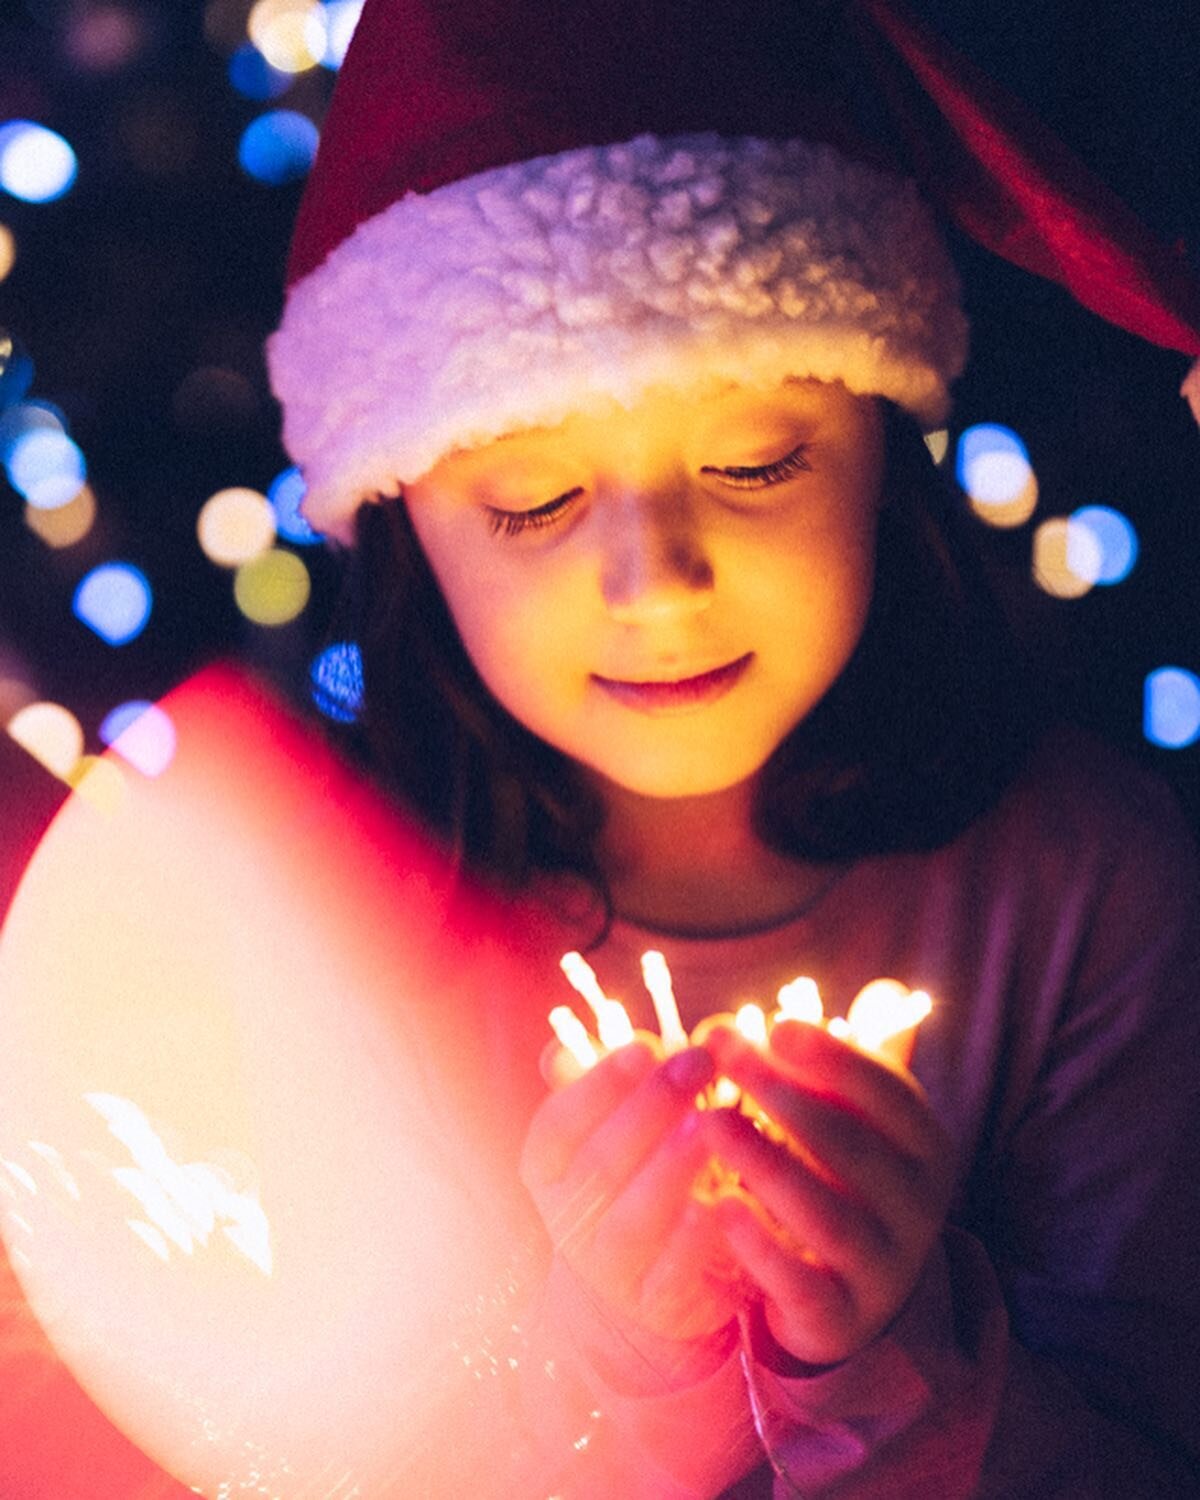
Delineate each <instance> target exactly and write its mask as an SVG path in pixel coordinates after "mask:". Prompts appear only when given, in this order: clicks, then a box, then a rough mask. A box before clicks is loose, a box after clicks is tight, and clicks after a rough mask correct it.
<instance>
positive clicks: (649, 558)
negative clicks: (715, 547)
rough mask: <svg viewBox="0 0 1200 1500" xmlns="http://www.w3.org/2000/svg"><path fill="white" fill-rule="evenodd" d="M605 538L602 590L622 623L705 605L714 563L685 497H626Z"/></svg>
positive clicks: (614, 513)
mask: <svg viewBox="0 0 1200 1500" xmlns="http://www.w3.org/2000/svg"><path fill="white" fill-rule="evenodd" d="M606 541H607V545H606V548H605V557H604V562H603V570H602V576H601V591H602V593H603V595H604V602H605V605H606V606H607V608H608V612H609V615H610V616H611V617H612V618H613V619H614V620H616V621H617V623H618V624H622V625H641V624H655V623H665V622H667V621H669V620H671V619H672V618H674V617H686V616H688V615H692V614H697V613H699V612H700V611H701V610H703V609H705V608H707V606H708V604H709V602H710V600H711V598H712V592H713V581H714V579H713V567H712V562H711V559H710V558H709V556H708V551H707V549H706V547H705V545H704V538H703V536H702V534H701V531H700V528H699V526H698V524H697V522H696V518H695V517H694V515H693V514H692V511H691V507H690V506H689V505H688V503H687V499H686V497H682V496H680V495H678V494H646V493H634V494H630V495H628V496H626V497H624V498H623V503H621V504H619V505H617V506H614V507H613V509H612V512H611V514H610V525H609V536H608V538H607V539H606Z"/></svg>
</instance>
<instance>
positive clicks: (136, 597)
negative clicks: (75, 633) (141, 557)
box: [71, 562, 154, 646]
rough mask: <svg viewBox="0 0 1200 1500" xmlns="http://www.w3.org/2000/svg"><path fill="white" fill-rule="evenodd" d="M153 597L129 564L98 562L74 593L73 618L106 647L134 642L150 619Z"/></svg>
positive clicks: (144, 579) (146, 583)
mask: <svg viewBox="0 0 1200 1500" xmlns="http://www.w3.org/2000/svg"><path fill="white" fill-rule="evenodd" d="M153 608H154V595H153V593H152V591H151V588H150V583H149V580H148V579H147V578H146V575H145V574H144V573H143V572H142V571H141V569H140V568H135V567H133V565H132V564H130V563H120V562H114V563H101V565H100V566H99V567H98V568H93V569H92V571H91V572H90V573H88V574H87V576H86V577H85V578H83V579H82V580H81V581H80V583H79V586H78V587H77V588H76V590H75V597H74V598H73V599H72V601H71V609H72V612H73V613H74V615H75V618H76V619H77V620H79V621H81V622H82V623H83V624H84V625H86V626H87V627H88V629H89V630H92V631H94V632H95V633H96V634H97V635H98V636H99V637H100V639H101V640H102V641H106V642H107V643H108V644H109V645H110V646H124V645H126V644H127V643H128V642H129V641H132V640H136V639H137V637H138V636H139V635H141V633H142V631H143V630H145V628H146V624H147V622H148V621H149V619H150V613H151V610H152V609H153Z"/></svg>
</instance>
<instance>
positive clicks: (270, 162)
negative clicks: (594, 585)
mask: <svg viewBox="0 0 1200 1500" xmlns="http://www.w3.org/2000/svg"><path fill="white" fill-rule="evenodd" d="M361 9H362V0H253V3H251V0H211V3H209V4H208V5H207V6H205V7H204V8H203V12H202V14H200V15H198V16H197V18H196V21H195V26H196V27H197V28H198V29H199V30H200V31H202V35H203V43H204V45H205V46H207V47H208V48H209V49H210V51H211V52H212V53H214V54H215V55H216V56H218V57H219V58H220V59H222V61H223V65H224V70H225V79H226V88H227V93H228V99H229V103H230V107H231V109H234V110H236V111H237V112H238V120H239V133H238V134H237V139H236V144H235V147H234V151H235V155H236V163H237V170H238V171H239V172H240V173H242V174H243V175H244V177H245V178H248V179H250V180H252V181H253V182H255V183H258V184H260V185H261V186H262V187H263V188H264V189H265V190H268V191H269V190H272V189H277V188H281V187H284V186H286V185H289V184H296V183H298V182H299V181H301V180H302V179H303V177H304V175H305V174H306V173H307V171H308V169H309V167H310V166H311V164H312V161H313V158H314V155H315V152H316V149H317V144H318V141H319V137H320V120H321V117H322V113H323V108H324V105H325V103H327V100H328V92H329V86H330V84H331V81H332V75H334V74H335V73H336V71H337V68H338V67H339V65H340V63H341V60H342V58H343V57H344V55H345V51H346V47H347V45H348V43H349V39H350V36H351V35H352V33H353V29H354V26H355V24H356V22H357V20H358V16H359V13H360V11H361ZM153 16H154V13H153V11H152V10H151V8H150V7H149V3H148V0H85V3H82V4H76V5H74V6H72V7H71V8H70V10H69V13H68V19H67V20H66V21H64V22H63V24H62V25H61V27H60V29H59V36H60V40H61V45H62V48H63V51H64V54H65V55H66V56H67V57H68V58H69V59H70V60H71V61H72V63H73V65H74V66H76V67H79V68H83V69H90V70H91V71H92V72H93V73H112V72H113V71H115V70H117V69H120V68H122V67H133V66H136V64H137V60H138V57H139V55H140V54H141V52H142V51H143V49H145V48H147V47H148V46H149V45H150V42H151V40H152V37H153V31H154V27H153ZM2 101H3V95H2V94H0V107H2ZM168 123H169V121H168ZM69 134H70V132H69V129H68V127H67V125H66V124H64V123H63V122H62V121H59V120H55V119H51V118H49V117H47V118H35V117H34V114H33V113H30V114H29V115H28V116H25V115H16V116H13V117H12V118H7V119H5V118H0V283H5V282H10V284H11V285H13V286H16V284H17V281H18V278H19V277H20V274H21V269H22V263H23V261H24V260H25V258H26V256H27V255H31V256H35V255H36V254H37V253H38V252H37V248H36V244H35V243H34V242H33V238H32V236H31V243H30V245H29V246H27V245H26V244H25V243H23V235H22V231H21V224H22V223H26V224H28V223H31V222H32V218H31V216H32V215H35V214H36V213H37V212H39V211H42V210H43V209H48V208H49V206H51V205H54V204H56V203H59V202H60V201H61V200H63V199H66V198H69V195H71V194H72V193H73V192H76V191H77V190H78V184H79V182H80V180H81V178H84V177H86V175H87V172H88V170H89V164H88V149H89V142H88V141H87V140H85V139H83V138H80V140H79V143H78V146H76V144H73V142H72V140H71V139H69ZM151 136H153V132H151V135H150V136H145V135H144V136H143V137H139V138H138V139H139V142H140V144H138V145H137V150H139V151H141V152H142V153H143V155H147V154H148V155H149V156H150V157H153V158H154V160H156V161H158V162H160V164H161V162H162V161H169V160H170V159H171V153H172V145H171V140H170V131H169V129H166V128H165V127H164V129H161V130H159V133H158V135H157V136H154V137H153V140H152V139H151ZM180 149H182V147H181V148H180ZM6 203H7V204H9V205H11V206H13V208H14V210H15V209H17V208H18V206H19V216H18V212H16V211H14V212H6V207H5V205H6ZM254 399H255V397H254V393H253V391H252V390H250V389H249V388H248V382H247V380H246V378H245V377H244V376H243V375H239V374H238V372H236V371H234V370H230V369H225V368H222V367H221V366H219V365H215V364H209V365H201V366H199V367H197V368H196V369H195V370H194V371H193V372H192V373H191V374H190V375H189V376H188V378H187V379H186V380H185V381H184V382H183V383H182V384H181V386H180V388H179V390H178V391H176V393H175V396H174V410H175V412H176V414H177V415H178V414H181V413H182V414H183V415H184V416H187V414H188V413H190V412H193V411H195V410H200V409H212V408H219V409H222V410H225V409H236V408H238V407H239V405H242V406H246V405H252V404H253V402H254ZM927 441H928V443H929V447H930V450H931V452H932V454H933V456H934V458H935V460H936V461H937V462H938V463H940V464H942V465H946V466H952V468H953V471H954V475H955V478H956V480H957V482H958V485H959V487H960V489H961V490H962V492H963V494H964V496H965V497H966V501H967V503H968V504H969V506H970V509H971V511H972V513H973V514H974V516H975V517H977V518H978V520H979V522H980V523H981V524H982V525H986V526H987V527H990V528H995V529H996V530H998V531H1006V532H1009V533H1011V534H1013V535H1019V536H1021V537H1024V538H1027V541H1028V548H1027V565H1028V574H1029V578H1030V580H1031V581H1032V585H1033V586H1034V588H1035V589H1036V590H1037V591H1039V592H1040V594H1041V595H1042V596H1046V597H1048V598H1050V599H1053V600H1057V601H1063V606H1064V608H1066V607H1068V606H1069V604H1070V602H1071V601H1075V600H1078V599H1080V598H1082V597H1084V596H1085V595H1087V594H1089V593H1092V592H1093V591H1097V590H1111V589H1115V588H1117V587H1118V586H1120V585H1121V584H1123V583H1124V582H1125V581H1126V580H1127V579H1129V578H1130V577H1131V576H1136V575H1137V570H1138V568H1139V564H1140V563H1141V561H1142V553H1143V545H1142V542H1141V539H1140V538H1139V535H1138V532H1137V530H1136V528H1135V526H1134V524H1133V522H1132V521H1131V520H1130V518H1129V517H1128V516H1127V515H1126V514H1124V513H1123V512H1122V510H1121V509H1120V508H1119V507H1118V506H1117V505H1115V504H1111V503H1108V502H1107V501H1106V500H1100V501H1097V502H1096V503H1091V504H1087V505H1083V506H1080V507H1077V508H1075V509H1074V510H1072V511H1071V512H1070V513H1069V514H1066V515H1064V514H1056V513H1053V512H1054V511H1055V509H1056V507H1055V505H1054V501H1053V498H1051V499H1049V501H1048V500H1047V497H1045V496H1043V494H1042V493H1041V491H1040V486H1039V481H1038V475H1037V473H1036V472H1035V468H1034V465H1033V463H1032V461H1031V459H1030V454H1029V451H1028V448H1027V445H1026V443H1025V442H1024V441H1023V439H1022V437H1021V436H1020V434H1019V433H1017V432H1016V431H1014V430H1013V429H1012V428H1011V427H1008V426H1005V425H1002V424H1000V423H995V422H975V423H972V424H971V425H968V426H966V427H964V428H962V429H961V430H958V431H950V430H943V431H941V432H936V433H932V434H930V435H929V437H928V439H927ZM0 465H2V467H3V473H4V476H5V479H6V480H7V487H5V486H4V485H3V484H0V506H10V507H17V508H19V509H20V512H21V515H22V519H23V522H24V525H25V526H26V527H27V528H28V530H29V532H31V533H32V534H33V535H34V537H36V538H37V541H38V544H39V546H40V547H41V549H42V551H43V553H44V554H45V556H46V557H47V558H49V557H51V556H54V557H56V558H58V559H59V560H60V562H61V564H62V566H67V567H68V568H69V567H70V566H71V560H72V558H73V557H74V556H78V557H79V558H80V559H85V555H86V563H84V562H81V564H80V566H79V568H78V573H77V576H75V577H74V578H73V584H72V591H71V602H70V612H71V616H72V617H73V619H74V620H75V621H76V622H78V623H79V624H81V625H82V626H83V627H85V628H86V630H87V631H89V632H90V633H91V634H92V635H93V636H94V637H95V638H96V639H97V640H99V641H100V642H102V643H103V644H104V645H105V646H106V647H108V648H110V649H111V650H112V651H116V652H119V651H121V650H122V649H123V648H124V647H126V646H128V645H129V643H131V642H133V641H135V640H137V639H139V638H140V637H142V636H143V634H144V633H145V632H147V631H153V630H154V629H155V628H156V620H157V617H158V604H157V600H158V597H159V596H160V595H161V593H162V591H163V590H164V589H166V588H168V587H169V586H170V579H168V578H163V577H161V576H155V574H154V572H153V570H152V569H151V568H150V567H149V566H148V565H143V564H140V563H135V562H133V561H130V560H129V559H128V557H124V556H119V555H113V556H106V557H103V558H102V559H100V560H96V559H95V557H94V556H93V555H91V554H90V553H88V549H87V548H86V547H84V546H83V545H82V544H83V543H84V542H85V539H88V538H92V539H93V542H94V540H95V538H96V537H97V535H99V534H100V531H98V529H97V528H100V529H101V531H102V523H103V519H104V515H105V509H106V506H108V505H109V504H110V501H109V498H108V497H107V496H106V494H105V492H104V489H103V486H101V485H98V484H96V483H95V482H94V481H93V478H92V476H91V474H90V472H89V462H88V456H87V454H86V453H85V451H84V446H83V445H82V444H81V442H80V441H79V440H77V438H76V436H75V435H74V434H73V432H72V421H71V419H70V417H69V416H68V414H67V410H66V408H65V407H64V405H63V404H62V403H61V402H60V401H59V400H56V393H55V391H54V390H47V389H45V388H43V384H42V381H41V380H40V379H39V372H38V331H37V329H36V328H33V327H31V328H21V329H16V328H7V327H2V326H0ZM303 496H304V481H303V477H302V476H301V474H300V473H299V471H298V470H296V469H295V468H291V467H285V468H281V469H280V471H279V472H278V473H277V474H276V475H275V477H274V478H273V479H272V480H271V481H270V483H268V484H266V485H265V486H261V487H259V486H256V485H254V484H251V483H248V482H241V477H240V476H238V475H236V474H230V475H229V476H228V482H227V483H226V484H225V485H224V486H223V487H221V488H219V489H217V490H215V491H213V492H211V493H207V494H194V495H192V496H191V497H190V498H189V500H188V507H189V508H190V515H188V514H184V512H183V510H182V509H181V511H180V513H179V514H176V515H173V516H172V518H171V520H172V524H186V525H187V526H188V527H190V530H191V533H192V535H193V536H194V545H195V546H196V547H197V548H199V549H200V552H201V554H202V556H203V558H204V559H205V560H206V565H207V566H208V567H209V568H211V569H213V570H216V571H217V572H218V573H219V574H223V575H226V576H227V578H228V583H229V591H230V595H231V598H232V601H233V604H234V606H235V608H236V610H237V612H238V614H239V615H240V617H241V619H242V621H243V622H244V627H245V629H247V630H248V631H250V632H260V633H263V634H265V635H269V634H270V633H271V632H278V631H280V630H281V628H282V627H286V626H289V625H292V624H294V623H295V622H296V621H297V620H298V619H300V618H301V617H302V616H303V615H304V614H305V611H306V610H309V609H310V608H311V607H312V604H313V600H314V589H313V582H312V566H311V563H312V559H313V557H314V556H315V554H316V553H319V552H320V551H321V547H322V540H323V539H322V538H321V536H320V535H319V534H318V533H316V532H315V531H313V530H312V528H311V527H309V526H308V524H307V523H306V522H305V521H304V519H303V517H302V516H301V514H300V506H301V503H302V500H303ZM93 550H94V548H93ZM60 571H61V569H60ZM4 645H5V643H4V641H3V640H2V639H0V728H3V729H4V730H5V731H6V732H7V733H8V734H10V735H12V736H13V737H14V738H15V739H17V740H18V741H19V742H20V743H21V744H22V745H24V746H25V747H26V748H27V749H28V750H29V751H30V752H31V753H32V754H33V755H34V756H35V757H36V758H37V759H39V760H40V761H41V762H42V763H43V764H44V765H46V766H47V767H48V768H49V769H50V770H51V771H52V772H53V773H54V774H55V775H57V776H59V777H62V778H63V779H64V780H67V781H69V782H70V783H71V784H72V785H76V786H79V787H80V788H81V789H82V788H84V787H85V785H86V786H88V787H90V788H91V790H92V791H93V792H96V793H98V794H99V795H100V796H102V797H109V796H112V795H115V794H116V792H115V790H114V788H115V786H116V781H115V780H114V774H116V775H118V776H119V773H115V772H114V769H113V768H114V766H115V762H114V760H113V758H112V757H110V758H109V759H108V761H107V762H105V763H104V764H105V765H106V766H107V767H108V769H107V770H105V771H104V772H103V773H102V774H100V775H98V772H99V768H100V765H101V762H100V760H99V757H98V755H97V754H93V753H89V751H88V746H89V745H91V746H92V747H94V748H95V749H97V750H98V749H101V748H102V747H104V746H109V745H111V746H113V747H114V749H115V750H116V752H117V757H118V759H119V760H120V762H121V763H122V764H123V765H126V766H128V767H130V768H132V769H133V770H135V771H136V772H138V773H140V774H142V775H149V776H153V775H157V774H159V773H160V772H161V771H162V770H163V769H164V768H165V767H166V765H168V764H169V763H170V757H171V750H172V747H173V736H172V732H171V728H170V723H169V720H167V717H166V715H165V714H163V712H162V711H161V710H159V709H156V708H154V706H153V704H152V703H151V702H150V695H149V694H147V696H146V697H136V696H131V697H128V698H126V699H124V700H122V701H120V702H115V703H113V704H111V705H109V706H108V707H107V708H106V709H105V711H104V713H103V714H102V715H101V717H100V719H99V720H98V722H96V723H94V724H89V726H88V728H87V729H86V730H85V727H84V725H83V723H82V722H81V721H80V719H79V717H78V716H77V715H76V714H75V713H74V712H73V711H72V708H71V706H70V704H68V703H64V702H55V701H51V700H50V699H48V698H46V697H45V696H44V695H43V694H42V693H41V692H39V690H38V684H37V682H36V680H34V679H35V678H36V673H35V672H31V671H28V670H27V669H25V668H23V667H22V666H21V664H20V662H19V660H18V659H17V658H16V657H15V656H14V655H13V653H8V655H6V654H5V652H4ZM1181 656H1182V658H1183V659H1179V660H1162V661H1158V662H1155V663H1153V664H1150V665H1149V667H1148V670H1146V671H1145V673H1144V674H1143V679H1142V699H1141V702H1140V703H1139V704H1134V703H1130V704H1129V705H1128V706H1127V712H1128V713H1129V714H1139V715H1140V719H1141V733H1142V734H1143V736H1144V738H1145V740H1146V741H1148V742H1149V743H1150V744H1152V745H1154V746H1156V747H1160V748H1162V749H1171V750H1185V749H1187V748H1188V747H1189V746H1194V745H1196V744H1197V743H1198V742H1200V675H1198V672H1197V668H1198V667H1200V663H1198V662H1197V661H1195V660H1191V661H1189V660H1187V659H1186V657H1187V645H1186V643H1184V644H1183V648H1182V651H1181ZM14 661H16V662H17V665H16V666H14V665H13V662H14ZM306 676H307V683H308V690H309V693H310V696H311V699H312V702H313V703H314V705H315V706H316V708H317V709H318V710H319V711H320V712H321V713H323V714H324V715H326V716H327V717H329V718H331V719H333V720H336V721H339V722H342V723H352V722H353V721H354V719H355V717H356V715H357V714H358V712H359V709H360V707H361V703H362V697H363V678H362V662H361V658H360V655H359V652H358V648H357V646H356V645H355V643H354V642H353V641H339V642H336V643H334V644H332V645H326V646H325V647H324V648H323V649H321V650H320V651H317V652H315V654H313V656H312V658H311V660H310V661H309V662H308V663H307V666H306Z"/></svg>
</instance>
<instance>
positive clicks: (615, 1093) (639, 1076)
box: [520, 1040, 656, 1187]
mask: <svg viewBox="0 0 1200 1500" xmlns="http://www.w3.org/2000/svg"><path fill="white" fill-rule="evenodd" d="M655 1062H656V1057H655V1053H654V1050H653V1048H652V1047H650V1046H649V1045H647V1044H645V1043H643V1042H641V1041H640V1040H638V1041H634V1042H631V1043H630V1044H629V1046H627V1047H621V1048H620V1049H619V1050H618V1051H616V1052H610V1053H609V1055H608V1056H607V1057H605V1058H602V1059H601V1060H600V1062H598V1063H597V1064H596V1066H595V1067H594V1068H591V1069H589V1070H588V1071H587V1072H586V1073H584V1074H583V1075H582V1077H580V1078H579V1079H577V1080H576V1081H575V1082H574V1083H572V1084H571V1085H570V1086H569V1087H568V1088H564V1089H561V1090H560V1091H558V1092H557V1093H554V1094H551V1096H550V1097H549V1098H548V1099H546V1100H545V1101H544V1102H543V1103H542V1105H541V1106H540V1108H539V1109H538V1111H537V1113H536V1114H535V1115H534V1117H533V1120H532V1121H531V1123H530V1126H529V1132H528V1134H527V1135H526V1138H525V1146H524V1150H523V1151H522V1154H521V1166H520V1175H521V1180H522V1181H523V1182H524V1183H525V1184H526V1185H527V1186H530V1187H532V1186H535V1185H540V1184H546V1183H551V1182H555V1181H557V1180H558V1178H559V1177H561V1176H562V1174H563V1173H564V1172H565V1171H566V1170H567V1167H568V1166H569V1164H570V1162H571V1160H572V1158H573V1157H574V1156H575V1154H576V1153H577V1152H578V1150H579V1148H580V1146H581V1145H582V1144H583V1142H584V1141H585V1140H586V1139H587V1138H588V1136H589V1135H590V1134H591V1133H592V1131H593V1130H595V1129H596V1127H597V1126H598V1125H599V1124H600V1122H601V1121H602V1120H604V1119H605V1118H606V1117H607V1116H608V1115H610V1114H611V1113H612V1111H613V1110H614V1109H615V1108H616V1107H617V1105H618V1104H619V1103H620V1101H621V1100H622V1099H624V1098H626V1097H627V1096H628V1095H629V1094H631V1093H632V1092H633V1091H634V1090H635V1089H636V1088H637V1086H638V1085H639V1084H640V1083H641V1082H642V1081H643V1080H644V1079H645V1078H646V1077H647V1076H648V1075H649V1074H650V1073H651V1072H652V1071H653V1069H654V1066H655Z"/></svg>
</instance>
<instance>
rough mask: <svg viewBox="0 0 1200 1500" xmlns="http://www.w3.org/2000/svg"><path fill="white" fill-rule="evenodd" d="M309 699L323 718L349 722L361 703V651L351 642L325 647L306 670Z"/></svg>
mask: <svg viewBox="0 0 1200 1500" xmlns="http://www.w3.org/2000/svg"><path fill="white" fill-rule="evenodd" d="M309 683H310V686H311V692H312V701H313V703H314V704H315V705H316V706H317V708H318V709H320V711H321V712H322V713H323V714H324V715H325V717H326V718H327V719H333V720H334V721H335V722H336V723H338V724H353V723H354V722H355V720H356V719H357V718H358V716H359V713H360V712H361V711H362V705H363V664H362V652H361V651H360V650H359V648H358V646H357V645H356V644H355V643H354V642H353V641H337V642H335V643H334V644H333V645H332V646H326V647H325V649H324V651H322V652H321V653H320V655H319V656H318V657H317V658H316V659H315V660H314V662H313V664H312V667H311V668H310V670H309Z"/></svg>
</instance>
